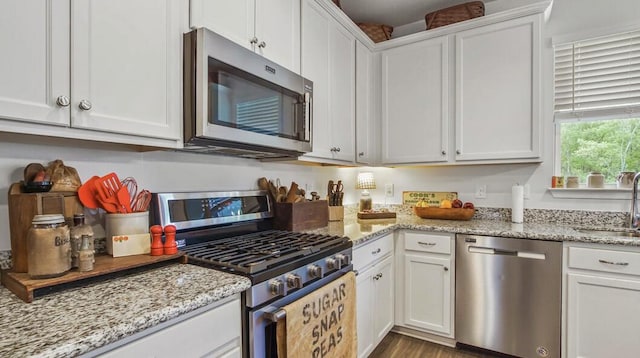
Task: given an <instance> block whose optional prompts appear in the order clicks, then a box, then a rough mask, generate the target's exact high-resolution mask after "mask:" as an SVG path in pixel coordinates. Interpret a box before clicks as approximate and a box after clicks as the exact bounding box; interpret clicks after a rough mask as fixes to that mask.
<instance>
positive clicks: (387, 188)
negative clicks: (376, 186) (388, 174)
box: [384, 184, 393, 198]
mask: <svg viewBox="0 0 640 358" xmlns="http://www.w3.org/2000/svg"><path fill="white" fill-rule="evenodd" d="M384 196H386V197H387V198H391V197H393V184H385V185H384Z"/></svg>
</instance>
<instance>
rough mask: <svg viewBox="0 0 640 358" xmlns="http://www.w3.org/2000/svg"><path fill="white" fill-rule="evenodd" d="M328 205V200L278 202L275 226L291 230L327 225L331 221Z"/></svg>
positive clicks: (279, 228)
mask: <svg viewBox="0 0 640 358" xmlns="http://www.w3.org/2000/svg"><path fill="white" fill-rule="evenodd" d="M328 207H329V206H328V204H327V201H326V200H315V201H301V202H299V203H276V207H275V208H276V210H275V217H274V221H273V226H274V228H276V229H278V230H289V231H302V230H309V229H317V228H321V227H325V226H327V224H328V223H329V209H328Z"/></svg>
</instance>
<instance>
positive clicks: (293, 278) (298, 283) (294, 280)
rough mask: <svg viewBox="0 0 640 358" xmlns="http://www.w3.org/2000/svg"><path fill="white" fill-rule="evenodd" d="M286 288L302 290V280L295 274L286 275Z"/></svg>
mask: <svg viewBox="0 0 640 358" xmlns="http://www.w3.org/2000/svg"><path fill="white" fill-rule="evenodd" d="M287 287H288V288H302V278H301V277H300V275H296V274H295V273H292V274H289V275H287Z"/></svg>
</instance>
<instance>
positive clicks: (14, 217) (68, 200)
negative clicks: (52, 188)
mask: <svg viewBox="0 0 640 358" xmlns="http://www.w3.org/2000/svg"><path fill="white" fill-rule="evenodd" d="M82 211H83V208H82V204H80V201H79V200H78V195H77V193H76V192H46V193H29V194H27V193H22V190H21V184H20V183H14V184H12V185H11V187H10V188H9V230H10V232H11V257H12V261H13V271H14V272H27V268H28V265H27V255H28V252H29V248H28V247H27V233H28V231H29V228H30V227H31V221H32V220H33V217H34V216H36V215H43V214H63V215H64V217H65V220H66V221H67V224H70V223H73V214H76V213H81V212H82Z"/></svg>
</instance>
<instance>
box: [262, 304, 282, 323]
mask: <svg viewBox="0 0 640 358" xmlns="http://www.w3.org/2000/svg"><path fill="white" fill-rule="evenodd" d="M286 316H287V311H285V310H283V309H282V308H281V309H279V310H276V311H274V312H265V314H264V318H266V319H268V320H269V321H271V322H274V323H277V322H278V321H279V320H281V319H283V318H285V317H286Z"/></svg>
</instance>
